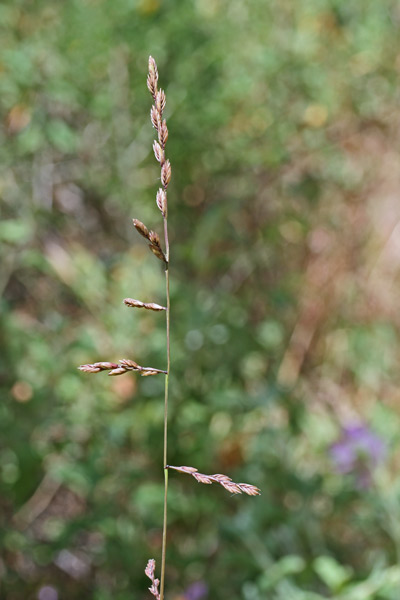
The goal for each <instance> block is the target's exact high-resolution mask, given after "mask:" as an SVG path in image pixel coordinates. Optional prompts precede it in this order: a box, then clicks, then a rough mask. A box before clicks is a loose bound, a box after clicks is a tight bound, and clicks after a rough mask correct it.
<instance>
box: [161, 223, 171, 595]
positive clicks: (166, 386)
mask: <svg viewBox="0 0 400 600" xmlns="http://www.w3.org/2000/svg"><path fill="white" fill-rule="evenodd" d="M164 239H165V256H166V264H165V286H166V296H167V311H166V312H167V315H166V316H167V374H166V376H165V400H164V456H163V460H164V517H163V536H162V555H161V581H160V600H164V582H165V556H166V551H167V495H168V469H167V464H168V463H167V448H168V384H169V372H170V366H171V356H170V329H169V328H170V316H169V315H170V297H169V268H168V267H169V240H168V222H167V217H166V216H165V217H164Z"/></svg>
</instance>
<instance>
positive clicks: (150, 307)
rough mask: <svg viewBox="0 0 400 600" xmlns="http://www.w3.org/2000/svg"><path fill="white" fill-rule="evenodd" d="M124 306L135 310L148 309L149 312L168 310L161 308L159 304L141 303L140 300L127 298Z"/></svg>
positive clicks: (164, 307)
mask: <svg viewBox="0 0 400 600" xmlns="http://www.w3.org/2000/svg"><path fill="white" fill-rule="evenodd" d="M124 304H126V306H131V307H133V308H147V310H155V311H160V310H167V307H166V306H160V305H159V304H155V303H154V302H150V303H147V302H141V301H140V300H134V299H133V298H125V300H124Z"/></svg>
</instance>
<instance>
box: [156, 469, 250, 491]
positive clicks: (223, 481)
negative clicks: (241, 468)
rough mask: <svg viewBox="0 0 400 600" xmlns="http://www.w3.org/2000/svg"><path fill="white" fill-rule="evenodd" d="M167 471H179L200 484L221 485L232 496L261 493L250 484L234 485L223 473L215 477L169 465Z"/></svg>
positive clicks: (195, 470)
mask: <svg viewBox="0 0 400 600" xmlns="http://www.w3.org/2000/svg"><path fill="white" fill-rule="evenodd" d="M166 468H167V469H174V470H175V471H179V472H180V473H188V475H192V477H194V478H195V479H196V480H197V481H198V482H199V483H205V484H208V485H210V484H211V483H213V482H215V483H219V484H220V485H222V487H224V488H225V489H226V490H228V492H231V494H242V493H243V494H247V495H248V496H259V495H260V494H261V491H260V490H259V489H258V488H257V487H256V486H255V485H251V484H250V483H234V482H233V481H232V479H231V478H230V477H228V476H227V475H222V473H216V474H214V475H204V474H203V473H199V472H198V470H197V469H195V468H194V467H172V466H171V465H167V467H166Z"/></svg>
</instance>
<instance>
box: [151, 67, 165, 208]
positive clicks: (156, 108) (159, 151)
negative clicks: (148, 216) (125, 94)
mask: <svg viewBox="0 0 400 600" xmlns="http://www.w3.org/2000/svg"><path fill="white" fill-rule="evenodd" d="M157 82H158V69H157V65H156V61H155V60H154V58H153V57H152V56H150V57H149V74H148V76H147V87H148V88H149V92H150V94H151V95H152V96H153V100H154V104H153V106H152V107H151V109H150V120H151V124H152V125H153V127H154V129H155V130H156V131H157V137H158V140H154V142H153V151H154V156H155V157H156V160H157V161H158V162H159V163H160V166H161V183H162V186H163V187H162V188H159V190H158V192H157V198H156V201H157V206H158V208H159V209H160V211H161V214H162V216H163V217H164V218H166V216H167V187H168V184H169V182H170V181H171V164H170V162H169V160H168V159H166V158H165V144H166V143H167V140H168V128H167V122H166V120H165V119H163V112H164V109H165V105H166V97H165V92H164V90H161V89H160V90H159V89H158V87H157Z"/></svg>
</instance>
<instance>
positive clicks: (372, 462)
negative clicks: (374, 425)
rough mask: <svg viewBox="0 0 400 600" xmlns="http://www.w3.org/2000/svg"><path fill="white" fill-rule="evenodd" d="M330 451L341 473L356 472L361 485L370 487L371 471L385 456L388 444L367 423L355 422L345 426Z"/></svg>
mask: <svg viewBox="0 0 400 600" xmlns="http://www.w3.org/2000/svg"><path fill="white" fill-rule="evenodd" d="M330 453H331V456H332V459H333V462H334V463H335V465H336V469H337V470H338V471H339V473H354V474H355V475H356V477H357V482H358V484H359V485H360V487H368V485H369V484H370V481H371V471H372V470H373V469H374V468H375V467H376V466H377V465H378V464H379V463H380V462H382V460H383V459H384V457H385V454H386V444H385V443H384V441H383V440H382V439H381V438H380V437H378V436H377V435H376V433H374V432H373V431H371V430H370V429H369V428H368V427H367V425H363V424H354V425H348V426H347V427H344V428H343V430H342V435H341V438H340V440H338V441H337V442H336V443H335V444H333V445H332V446H331V449H330Z"/></svg>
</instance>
